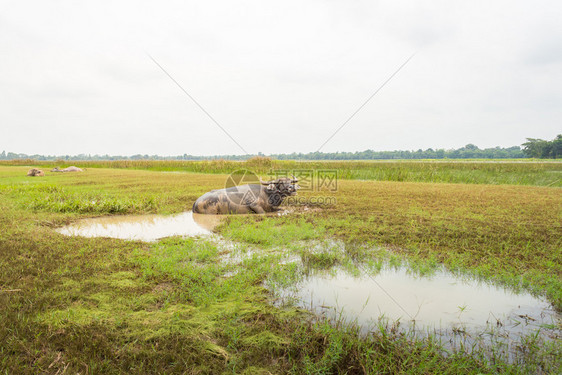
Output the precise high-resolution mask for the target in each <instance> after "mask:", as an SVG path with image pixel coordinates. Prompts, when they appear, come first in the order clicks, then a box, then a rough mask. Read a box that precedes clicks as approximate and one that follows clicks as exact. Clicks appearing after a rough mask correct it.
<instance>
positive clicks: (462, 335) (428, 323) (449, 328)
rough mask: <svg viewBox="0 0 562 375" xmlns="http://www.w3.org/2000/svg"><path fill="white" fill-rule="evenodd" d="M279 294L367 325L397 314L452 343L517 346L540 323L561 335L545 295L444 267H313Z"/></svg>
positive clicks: (548, 335)
mask: <svg viewBox="0 0 562 375" xmlns="http://www.w3.org/2000/svg"><path fill="white" fill-rule="evenodd" d="M278 294H279V295H280V297H281V299H280V300H281V301H282V302H287V301H289V300H290V301H293V303H295V304H296V305H297V306H299V307H302V308H306V309H309V310H312V311H313V312H315V313H317V314H319V315H323V316H326V317H328V318H329V319H331V320H338V321H344V322H353V323H356V324H358V325H359V327H360V328H361V330H362V331H363V332H364V333H367V332H369V331H371V330H373V329H376V327H377V324H378V323H380V322H381V321H382V322H384V323H386V325H387V326H392V325H393V324H396V322H397V321H398V322H399V324H400V326H401V327H402V328H406V329H407V330H408V331H410V332H414V333H415V334H416V333H417V334H419V333H422V334H427V333H431V334H433V335H436V336H439V337H442V338H443V337H445V338H446V340H445V341H447V342H449V343H450V346H453V347H455V345H456V344H457V347H458V344H459V342H462V343H463V344H465V345H466V343H467V342H470V343H474V342H477V343H478V342H480V343H482V342H486V343H488V344H489V343H490V342H497V341H498V338H499V341H502V340H503V341H504V343H507V344H508V346H513V345H512V344H514V343H516V341H517V340H519V339H520V338H522V337H524V336H526V335H530V334H533V333H536V331H537V330H540V333H541V336H542V338H544V339H545V340H553V339H560V338H562V333H561V329H560V328H561V316H560V314H558V313H556V311H554V309H553V308H552V306H551V305H550V304H549V303H548V302H546V301H544V300H541V299H538V298H536V297H533V296H532V295H531V294H529V293H514V292H512V291H509V290H507V289H504V288H502V287H498V286H494V285H492V284H489V283H485V282H480V281H477V280H474V279H470V278H458V277H456V276H454V275H452V274H451V273H448V272H446V271H444V270H442V271H438V272H436V273H435V274H432V275H431V276H428V277H426V276H423V277H421V276H416V275H413V274H411V273H410V272H408V270H407V269H406V268H392V267H386V268H383V270H382V271H381V272H380V273H378V274H376V275H374V276H369V275H367V274H365V273H362V275H359V276H353V275H350V274H349V273H347V272H345V271H343V270H335V271H334V270H333V271H332V272H320V273H316V274H311V275H309V276H307V277H305V279H303V280H302V281H301V282H299V283H297V284H296V285H294V286H292V287H290V288H286V289H282V290H281V291H280V292H279V293H278ZM511 350H512V348H511V349H509V351H508V353H509V352H511Z"/></svg>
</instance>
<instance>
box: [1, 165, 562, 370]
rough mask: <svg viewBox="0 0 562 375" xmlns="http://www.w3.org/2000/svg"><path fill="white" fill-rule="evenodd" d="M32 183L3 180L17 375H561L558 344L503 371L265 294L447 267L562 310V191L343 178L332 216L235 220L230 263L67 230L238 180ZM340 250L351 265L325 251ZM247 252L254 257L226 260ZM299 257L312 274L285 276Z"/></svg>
mask: <svg viewBox="0 0 562 375" xmlns="http://www.w3.org/2000/svg"><path fill="white" fill-rule="evenodd" d="M342 165H343V164H342ZM27 169H28V168H26V167H21V166H19V167H18V166H10V167H0V212H2V214H1V215H0V373H18V374H32V373H41V372H45V373H57V372H59V373H62V372H63V371H66V373H78V372H80V373H103V374H118V373H138V374H146V373H153V374H162V373H188V374H223V373H224V374H232V373H240V374H242V373H246V374H260V373H261V374H268V373H272V374H276V373H279V374H283V373H293V374H344V373H348V374H361V373H383V374H395V373H412V374H420V373H427V374H430V373H443V374H457V373H466V374H470V373H473V374H477V373H495V372H499V373H514V374H516V373H529V372H537V371H539V369H543V370H544V371H545V372H552V373H556V372H557V371H558V370H559V369H560V358H561V356H560V345H559V344H560V342H559V340H558V341H555V342H554V345H553V346H552V347H549V346H548V345H547V344H544V343H542V342H540V341H537V342H535V341H532V340H531V339H530V338H529V340H530V341H528V342H527V343H526V344H524V345H523V346H522V349H523V352H522V353H521V362H520V363H517V364H507V363H505V362H504V361H503V360H502V359H501V358H496V361H495V363H490V362H488V360H487V359H486V358H485V353H483V352H479V351H476V352H475V353H472V355H470V354H467V353H462V352H459V353H449V355H447V356H444V355H443V348H442V347H441V346H440V345H439V343H438V342H436V340H434V339H432V338H429V339H426V340H423V339H419V338H415V337H411V336H408V335H403V334H401V333H400V332H399V331H396V330H394V329H392V327H385V326H380V327H378V328H377V330H375V331H374V332H373V333H372V334H371V335H369V336H364V335H361V334H360V333H359V331H358V328H357V327H353V326H346V325H341V324H339V325H332V324H329V322H327V321H325V320H322V319H315V318H313V317H312V316H311V315H310V314H309V313H307V312H304V311H300V310H298V309H295V308H291V307H287V308H277V307H275V306H274V305H272V304H271V299H272V295H271V293H270V292H269V291H268V290H267V289H266V288H265V287H264V286H263V282H264V281H266V280H275V281H276V282H278V283H280V284H281V285H282V284H283V283H285V284H290V283H291V282H294V281H295V280H296V279H298V278H299V277H301V276H302V269H303V268H305V269H306V268H317V269H329V268H331V267H333V266H335V265H338V266H344V267H346V266H350V265H351V264H352V263H353V262H356V261H360V262H363V264H364V265H365V267H366V268H369V269H374V270H376V269H377V267H380V265H381V262H382V260H385V261H390V262H391V263H399V262H404V261H408V262H410V263H411V264H412V265H413V267H414V268H415V269H416V271H417V272H420V273H424V272H431V270H432V269H434V268H435V267H437V266H438V265H440V264H444V265H446V266H447V267H448V268H450V269H453V270H457V271H458V272H463V273H469V274H475V275H479V276H480V277H483V278H486V279H493V280H496V281H499V282H503V283H506V284H509V285H512V286H513V287H519V288H525V289H528V290H531V291H533V292H534V293H535V294H545V295H548V298H549V299H550V301H552V302H553V303H554V304H555V306H557V307H558V308H560V307H561V305H562V295H561V292H560V290H561V289H562V281H561V276H562V275H561V274H560V269H562V267H561V265H562V260H561V251H560V250H561V248H562V246H561V238H562V230H561V227H560V224H559V223H560V222H561V219H562V212H561V209H560V207H561V203H562V196H561V194H560V189H559V188H554V187H549V188H547V187H531V186H493V185H456V184H443V183H442V184H430V183H411V182H372V181H371V182H362V181H347V180H344V181H341V183H340V185H339V189H338V192H336V193H334V196H335V197H336V198H337V204H335V205H333V206H331V207H329V208H324V209H321V210H317V211H313V212H309V213H307V214H294V215H286V216H250V217H233V218H229V219H227V220H226V221H225V223H224V224H223V225H221V226H220V227H219V228H218V231H219V232H220V234H221V236H223V238H225V239H226V240H229V241H233V242H234V243H235V244H236V246H235V247H234V248H231V247H229V246H223V245H221V243H217V242H214V241H211V240H206V239H179V238H170V239H166V240H163V241H160V242H157V243H154V244H145V243H140V242H128V241H120V240H112V239H100V238H79V237H76V238H73V237H65V236H62V235H60V234H58V233H56V232H55V231H53V228H54V227H57V226H60V225H63V224H65V223H69V222H71V221H73V220H76V219H77V218H80V217H88V216H95V215H105V214H112V213H120V214H121V213H147V212H151V213H172V212H180V211H184V210H187V209H190V207H191V205H192V203H193V201H194V200H195V199H196V198H197V197H198V196H199V195H201V194H202V193H204V192H206V191H208V190H211V189H213V188H217V187H221V186H222V185H224V181H225V178H226V176H225V175H219V174H215V175H209V174H195V173H184V174H166V173H158V172H151V171H142V170H128V169H89V170H88V171H87V172H85V173H82V174H49V173H47V176H45V177H43V178H30V177H25V173H26V171H27ZM521 173H523V172H521ZM541 173H542V172H541ZM323 194H328V193H326V192H325V193H323ZM301 195H303V196H305V197H306V196H311V195H312V193H302V194H301ZM92 200H93V201H95V202H96V204H91V203H89V202H91V201H92ZM330 239H337V240H338V241H342V242H343V243H344V244H345V246H344V248H343V250H342V249H340V248H338V247H337V246H330V245H329V242H328V243H326V244H325V245H324V244H323V242H322V241H326V240H328V241H329V240H330ZM318 243H320V244H323V245H321V246H316V247H315V246H313V245H312V244H318ZM379 245H384V246H385V249H386V248H387V247H390V248H391V249H393V251H392V252H389V251H388V250H380V249H379V248H377V246H379ZM237 252H243V253H246V254H247V256H246V257H241V258H240V259H239V260H237V261H235V262H225V261H223V260H224V259H225V257H228V256H229V254H230V255H233V256H236V254H237ZM288 255H293V256H297V257H298V258H299V259H301V260H302V262H303V265H302V267H301V266H297V265H296V264H294V263H287V264H285V263H284V262H282V259H284V257H286V256H288ZM235 258H236V257H235ZM65 369H66V370H65Z"/></svg>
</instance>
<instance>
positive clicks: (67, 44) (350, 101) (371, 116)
mask: <svg viewBox="0 0 562 375" xmlns="http://www.w3.org/2000/svg"><path fill="white" fill-rule="evenodd" d="M560 20H562V3H560V2H557V1H533V2H530V1H490V0H486V1H462V2H457V1H450V0H446V1H390V0H389V1H349V0H348V1H302V0H301V1H263V0H259V1H258V0H256V1H227V0H224V1H197V2H195V1H177V2H172V1H166V2H164V1H153V2H143V1H132V0H131V1H121V2H119V1H92V2H76V1H33V2H30V1H20V0H18V1H0V51H1V54H0V56H1V58H0V152H1V150H6V151H12V152H19V153H28V154H34V153H40V154H56V155H61V154H70V155H73V154H79V153H86V154H88V153H89V154H106V153H108V154H114V155H115V154H118V155H132V154H137V153H140V154H160V155H178V154H184V153H186V154H194V155H217V154H242V153H243V152H242V150H241V149H240V148H239V147H238V146H237V145H236V143H234V142H233V141H232V140H231V139H230V138H228V137H227V136H226V135H225V134H224V133H223V132H222V131H221V130H220V129H219V127H218V126H217V125H216V124H214V123H213V122H212V121H211V120H210V119H209V118H208V117H207V116H206V115H205V113H204V112H203V111H201V109H199V108H198V107H197V106H196V105H195V104H194V103H193V102H192V101H191V100H190V99H189V97H188V96H187V95H186V94H184V93H183V92H182V91H181V90H180V89H179V88H178V87H177V86H176V85H175V83H174V82H173V81H172V80H171V79H170V78H169V77H167V76H166V75H165V74H164V73H163V72H162V70H160V68H159V67H158V66H157V65H156V64H155V63H154V62H153V61H152V60H151V59H150V58H149V57H148V55H147V53H148V54H150V55H151V56H153V57H154V59H155V60H156V61H158V63H160V65H162V67H163V68H164V69H165V70H166V71H167V72H168V73H169V74H170V75H171V76H172V77H173V78H174V79H175V80H176V81H177V82H178V83H179V84H180V85H181V86H183V88H184V89H185V90H186V91H187V92H188V93H189V94H190V95H192V96H193V97H194V98H195V99H196V100H197V102H198V103H199V104H200V105H201V106H202V107H203V108H205V110H207V112H208V113H209V114H210V115H211V116H212V117H214V118H215V119H216V121H217V122H218V123H219V124H220V125H221V126H222V127H223V128H224V129H225V130H226V131H227V132H228V133H230V134H231V136H232V137H233V138H234V139H235V140H236V141H237V142H238V143H239V144H240V145H241V146H242V147H243V148H244V149H246V150H247V151H248V152H249V153H257V152H258V151H261V152H264V153H266V154H269V153H290V152H310V151H316V150H317V149H318V148H319V147H320V146H321V145H322V144H323V143H324V142H325V141H326V139H327V138H328V137H329V136H330V135H331V134H333V132H334V131H335V130H336V129H337V128H338V127H339V126H340V125H342V123H343V122H344V121H345V120H346V119H347V118H348V117H349V116H350V115H351V114H352V113H353V112H354V111H355V110H356V109H357V108H358V107H359V106H360V105H361V104H362V103H363V102H364V101H365V100H366V99H367V98H368V97H369V96H370V95H372V94H373V92H375V90H376V89H377V88H378V87H379V86H380V85H381V84H382V83H383V82H384V81H385V80H387V79H388V77H389V76H390V75H392V73H394V72H395V71H396V69H398V67H399V66H400V65H401V64H402V63H404V61H405V60H406V59H407V58H408V57H409V56H411V55H412V54H413V53H416V55H415V56H414V57H413V58H412V59H411V60H410V62H409V63H408V64H406V66H404V68H403V69H402V70H401V71H400V72H398V73H397V74H396V76H395V77H394V78H393V79H391V80H390V82H388V84H387V85H386V86H385V87H384V88H383V89H382V90H381V91H380V92H379V93H378V94H377V95H376V96H375V97H374V98H373V99H372V100H371V101H370V102H369V103H368V104H367V105H366V106H365V107H364V108H363V109H362V110H361V111H360V112H359V113H358V114H357V115H356V116H355V117H354V118H353V119H352V120H351V121H350V122H349V123H348V124H347V125H346V126H345V127H344V128H343V129H342V130H341V131H340V132H339V133H338V134H337V135H336V136H335V137H334V138H333V139H331V140H330V142H328V143H327V144H326V145H325V146H324V147H323V149H322V151H327V152H331V151H359V150H365V149H374V150H394V149H402V150H407V149H415V150H417V149H419V148H422V149H426V148H429V147H432V148H457V147H461V146H464V145H466V144H468V143H474V144H476V145H478V146H479V147H482V148H484V147H494V146H513V145H520V144H521V143H523V142H524V141H525V138H526V137H533V138H544V139H552V138H554V137H555V136H556V134H558V133H562V122H561V118H562V22H561V21H560Z"/></svg>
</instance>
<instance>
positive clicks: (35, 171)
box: [27, 168, 45, 177]
mask: <svg viewBox="0 0 562 375" xmlns="http://www.w3.org/2000/svg"><path fill="white" fill-rule="evenodd" d="M27 175H28V176H31V177H43V176H44V175H45V173H44V172H43V171H42V170H41V169H36V168H32V169H30V170H29V172H27Z"/></svg>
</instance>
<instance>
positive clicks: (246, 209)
mask: <svg viewBox="0 0 562 375" xmlns="http://www.w3.org/2000/svg"><path fill="white" fill-rule="evenodd" d="M260 182H261V185H258V184H249V185H241V186H233V187H230V188H226V189H220V190H213V191H210V192H208V193H205V194H203V195H202V196H201V197H199V198H198V199H197V200H196V201H195V203H194V204H193V212H195V213H198V214H210V215H220V214H254V213H255V214H264V213H266V212H274V211H277V210H278V209H279V206H280V205H281V203H282V202H283V199H285V197H288V196H290V195H295V194H296V193H297V189H298V188H299V186H298V185H297V182H298V180H297V179H296V178H294V176H293V178H292V179H291V178H286V177H283V178H278V179H277V180H273V181H268V182H264V181H261V180H260Z"/></svg>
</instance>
